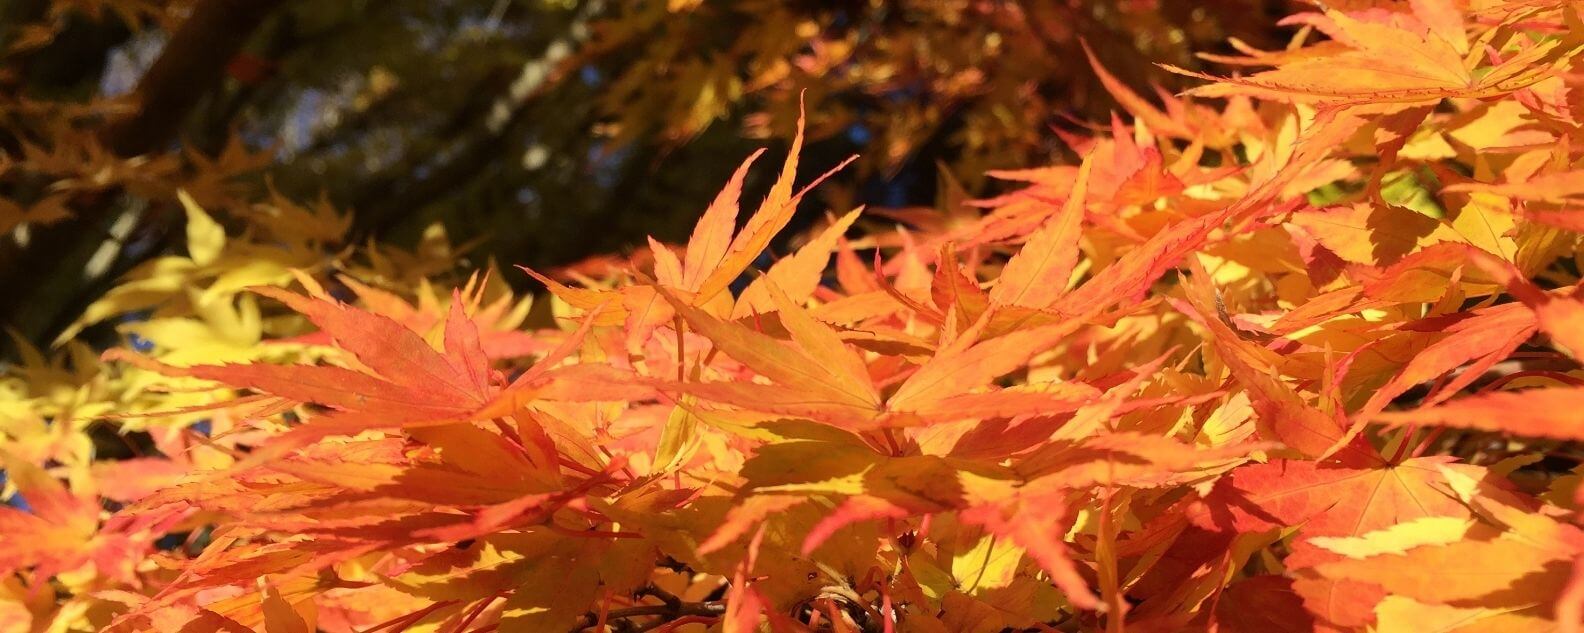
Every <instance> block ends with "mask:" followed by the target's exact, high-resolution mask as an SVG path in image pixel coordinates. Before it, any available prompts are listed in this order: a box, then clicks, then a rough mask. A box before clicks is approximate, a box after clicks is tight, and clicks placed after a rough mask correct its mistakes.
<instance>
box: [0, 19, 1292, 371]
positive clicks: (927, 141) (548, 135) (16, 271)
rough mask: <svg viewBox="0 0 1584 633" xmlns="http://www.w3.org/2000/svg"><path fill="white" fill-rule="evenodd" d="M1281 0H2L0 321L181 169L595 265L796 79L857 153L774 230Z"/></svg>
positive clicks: (1036, 132) (129, 239)
mask: <svg viewBox="0 0 1584 633" xmlns="http://www.w3.org/2000/svg"><path fill="white" fill-rule="evenodd" d="M1290 8H1291V7H1290V6H1289V3H1287V2H1281V1H1277V0H1209V1H1203V2H1176V1H1158V0H1097V1H1080V0H1060V1H1055V0H1025V1H1011V0H1000V1H991V0H899V1H891V2H883V1H879V0H831V1H810V0H792V1H771V0H735V1H724V0H722V1H715V0H653V1H637V0H623V1H610V0H605V1H602V0H589V1H586V2H577V1H572V0H344V1H343V0H337V1H324V0H169V1H162V0H0V51H3V56H0V201H4V202H3V204H0V235H3V236H4V237H3V239H0V292H3V295H0V296H3V297H4V300H3V301H0V324H5V325H6V326H8V327H10V328H12V330H13V331H14V333H15V334H16V335H17V337H19V338H20V339H21V340H25V341H30V342H31V343H32V344H33V345H37V346H46V345H48V344H49V343H51V342H52V341H55V340H56V339H57V338H58V337H59V336H60V335H61V334H62V332H63V331H67V329H68V328H69V327H70V326H71V324H72V322H73V320H74V319H77V318H78V317H79V315H81V314H82V312H83V310H84V309H85V307H87V306H89V305H90V304H92V302H93V301H94V300H95V299H96V298H97V297H100V296H101V295H103V294H104V292H105V291H106V290H107V289H108V288H110V287H112V286H113V285H114V284H115V283H116V280H117V279H118V278H121V277H122V276H123V275H124V274H125V273H127V271H132V270H134V269H136V268H137V267H138V266H139V265H142V264H145V263H146V262H149V261H151V260H152V259H153V258H155V257H157V256H160V255H161V254H165V253H169V252H171V251H173V250H176V251H179V250H180V249H182V248H184V246H183V245H182V243H181V242H182V237H183V235H182V226H183V223H184V217H185V216H184V214H183V210H182V207H181V205H180V203H179V201H178V197H177V196H176V191H177V190H178V189H181V190H184V191H187V192H188V193H189V194H191V195H192V196H193V198H194V199H196V200H197V202H198V203H199V204H201V205H202V206H203V207H205V208H206V209H209V210H210V211H211V212H212V214H213V215H214V216H215V217H216V218H217V219H218V220H219V221H220V222H221V223H222V224H223V225H224V226H225V228H226V229H227V230H228V231H230V232H232V233H237V232H243V233H246V232H248V231H249V230H251V227H250V226H248V223H249V222H251V221H253V220H251V219H250V217H251V216H250V215H249V209H250V208H253V207H256V206H257V205H259V204H261V203H263V204H269V203H270V202H269V201H272V200H273V201H276V203H275V204H276V206H277V207H279V206H282V205H284V204H286V203H284V202H282V201H286V200H289V201H294V202H292V203H291V204H295V205H301V206H303V207H304V208H308V209H313V210H315V213H314V214H301V215H300V216H296V217H297V219H296V220H291V221H295V222H298V223H299V224H300V225H304V226H296V227H293V228H295V229H297V230H299V232H305V233H307V234H309V235H310V237H311V238H312V239H308V240H306V243H309V244H311V247H312V248H313V249H318V250H319V251H320V252H322V254H323V256H324V257H325V258H326V259H327V260H331V259H333V258H334V257H335V256H336V254H337V253H343V252H345V251H346V249H349V248H351V247H353V246H358V245H365V244H370V243H373V244H390V245H393V246H394V247H398V248H402V249H409V250H413V251H416V252H422V251H423V250H424V249H426V248H427V249H430V250H432V251H433V250H434V249H441V250H439V251H436V252H437V253H438V254H439V255H440V257H439V259H441V260H444V261H447V262H449V264H450V265H453V266H454V267H455V270H457V271H465V270H468V269H471V268H475V267H480V266H485V265H488V264H489V263H490V262H496V263H498V264H500V265H502V266H506V265H510V264H524V265H529V266H534V267H536V268H542V269H556V268H557V267H562V266H567V265H573V264H577V263H578V262H583V265H584V266H597V265H598V262H599V260H593V261H590V260H589V259H588V258H590V257H594V256H596V255H600V254H612V255H614V256H616V257H620V256H622V255H623V254H624V253H627V252H630V251H631V249H632V247H633V246H634V245H637V244H641V243H642V242H643V239H644V236H646V235H654V236H656V237H657V238H659V239H661V240H663V241H678V240H680V239H682V238H684V237H685V231H686V230H687V227H690V226H691V225H692V222H693V221H694V220H695V219H696V218H697V215H698V214H699V213H700V212H701V211H702V209H703V208H704V206H705V205H706V204H707V203H708V201H709V199H710V198H711V196H712V195H713V193H714V192H715V191H717V190H719V188H720V186H721V184H722V183H723V182H724V181H725V179H726V178H727V177H728V176H729V175H730V173H731V171H732V170H733V169H734V168H735V167H736V165H737V164H738V162H739V161H741V160H742V158H743V157H744V156H746V155H747V154H749V153H750V152H751V151H753V150H754V149H755V148H757V147H768V148H770V149H769V152H770V153H769V155H768V156H767V157H766V164H775V163H777V162H779V161H780V159H781V156H780V155H778V154H783V153H784V152H785V147H786V143H787V140H788V139H789V138H790V136H791V133H792V130H793V127H794V125H795V122H796V118H797V111H798V100H799V96H800V95H802V98H803V99H804V100H805V101H806V107H807V111H808V126H809V134H810V145H809V147H808V149H807V150H806V152H805V155H804V162H803V167H802V170H801V171H802V173H803V174H804V177H805V178H809V177H812V175H814V174H817V173H819V172H821V171H823V170H825V169H827V168H830V167H832V166H834V165H836V164H837V163H838V162H839V161H841V160H842V159H844V158H846V157H847V156H849V155H852V154H859V155H860V158H859V160H858V161H857V162H856V163H855V164H854V165H853V166H850V167H848V168H847V169H845V170H844V171H842V172H841V173H840V174H839V175H838V176H837V177H836V178H835V179H833V180H832V181H831V182H830V183H829V184H826V185H823V186H822V187H821V188H820V189H819V191H818V196H815V197H811V198H810V199H809V200H808V201H807V202H806V203H805V204H806V207H807V208H805V209H803V210H802V212H801V213H800V214H799V219H798V220H796V221H794V226H793V228H794V229H796V228H798V223H800V222H801V223H805V225H806V224H808V223H812V222H814V221H815V220H817V219H818V218H819V217H821V214H823V213H824V212H825V211H827V210H838V211H844V210H846V209H848V208H851V207H852V206H856V205H860V204H862V205H869V206H870V207H871V208H901V209H905V208H907V207H916V206H933V205H936V204H937V203H939V202H940V201H941V200H944V199H957V200H960V199H963V198H964V197H971V196H983V195H989V194H991V193H993V191H992V190H991V189H990V188H993V187H994V183H993V182H987V181H986V179H985V176H984V175H985V172H986V171H987V170H992V169H999V168H1018V167H1029V166H1037V165H1042V164H1047V163H1049V162H1051V161H1053V160H1059V159H1061V158H1063V155H1064V154H1065V153H1066V152H1067V149H1066V148H1065V147H1064V146H1063V144H1062V143H1061V136H1062V132H1063V131H1065V130H1076V129H1079V128H1082V127H1084V126H1103V125H1106V124H1107V122H1108V117H1109V113H1110V111H1111V110H1112V109H1113V108H1115V107H1116V106H1115V104H1114V103H1112V102H1111V101H1110V98H1109V96H1108V95H1107V93H1106V91H1105V90H1104V89H1103V88H1102V86H1101V84H1100V81H1099V79H1098V78H1097V75H1096V73H1095V71H1094V70H1093V69H1092V66H1091V64H1090V62H1089V61H1088V60H1087V59H1086V52H1085V49H1084V46H1085V43H1087V45H1088V47H1090V48H1091V49H1092V51H1093V55H1094V56H1095V58H1096V59H1097V60H1098V62H1099V63H1100V64H1101V65H1103V67H1104V68H1106V69H1109V71H1110V72H1112V73H1114V74H1115V75H1116V76H1117V77H1118V78H1119V79H1120V80H1121V81H1123V82H1125V83H1126V84H1128V85H1129V86H1132V87H1133V88H1134V89H1135V90H1138V91H1139V92H1141V93H1144V94H1149V92H1150V91H1152V90H1166V91H1173V90H1176V89H1177V88H1179V87H1180V84H1179V82H1178V81H1177V80H1176V79H1174V76H1172V75H1169V74H1167V73H1164V72H1162V71H1160V70H1159V69H1157V68H1156V67H1155V66H1154V65H1153V64H1154V63H1157V62H1163V63H1170V64H1175V65H1178V66H1183V67H1187V68H1196V67H1202V66H1203V62H1202V61H1201V60H1200V59H1198V58H1196V57H1194V56H1193V55H1192V54H1191V53H1190V51H1210V52H1212V53H1213V52H1215V51H1229V50H1230V47H1233V46H1237V45H1238V43H1239V42H1242V43H1246V44H1248V45H1252V46H1256V47H1261V48H1268V47H1279V46H1281V44H1282V43H1283V42H1284V41H1285V39H1286V38H1287V37H1289V36H1290V33H1289V32H1288V31H1287V30H1286V29H1285V28H1283V27H1280V26H1273V25H1274V24H1275V22H1276V17H1277V16H1280V15H1284V14H1285V13H1287V12H1288V10H1289V9H1290ZM1079 34H1082V35H1083V40H1082V41H1081V40H1080V37H1079ZM1066 158H1071V157H1070V156H1066ZM772 176H773V174H772V173H771V171H770V170H769V169H765V170H763V171H762V172H761V173H757V174H755V175H754V176H753V177H751V178H750V180H749V182H748V185H747V194H746V197H747V198H748V199H749V200H754V199H756V198H757V197H758V196H762V195H763V191H764V190H765V188H767V187H768V180H769V179H770V178H771V177H772ZM277 221H280V220H279V218H278V217H277ZM313 222H318V223H320V224H322V226H305V225H306V224H312V223H313ZM278 228H279V227H277V229H278ZM797 232H798V231H796V230H793V231H788V232H786V234H787V235H795V234H796V233H797ZM265 241H268V238H266V240H265ZM788 247H789V245H787V244H778V245H776V246H775V247H774V248H773V249H772V250H774V251H777V252H785V250H786V249H787V248H788ZM433 254H436V253H431V255H433ZM306 256H308V257H311V256H312V255H311V254H309V255H306ZM428 272H431V273H434V274H445V273H446V271H443V270H437V271H428ZM503 278H504V281H506V282H507V283H509V284H512V285H514V286H518V287H519V288H525V287H529V286H530V282H531V280H530V279H529V278H528V277H526V276H524V275H520V274H511V273H508V274H506V275H503ZM375 281H378V280H375ZM113 326H114V322H111V321H106V322H104V323H99V324H96V325H92V326H91V327H89V328H88V329H87V330H85V331H84V332H82V333H81V336H82V337H85V338H87V339H89V340H92V339H94V338H95V337H99V338H101V339H103V340H108V338H109V337H112V336H114V330H113ZM73 334H75V333H73ZM6 349H7V351H6V355H7V356H12V355H13V354H14V353H15V352H16V351H17V349H18V348H17V347H15V346H8V347H7V348H6Z"/></svg>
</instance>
